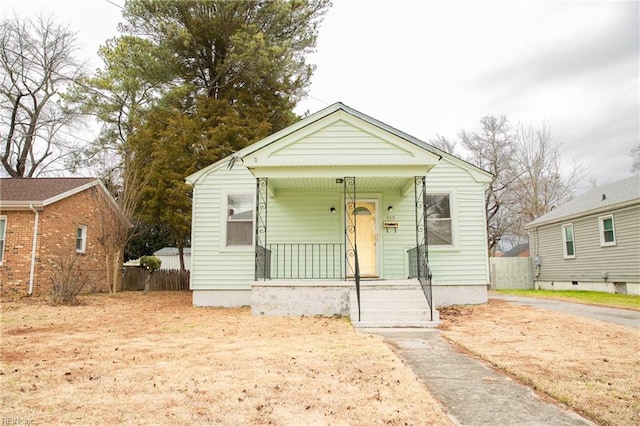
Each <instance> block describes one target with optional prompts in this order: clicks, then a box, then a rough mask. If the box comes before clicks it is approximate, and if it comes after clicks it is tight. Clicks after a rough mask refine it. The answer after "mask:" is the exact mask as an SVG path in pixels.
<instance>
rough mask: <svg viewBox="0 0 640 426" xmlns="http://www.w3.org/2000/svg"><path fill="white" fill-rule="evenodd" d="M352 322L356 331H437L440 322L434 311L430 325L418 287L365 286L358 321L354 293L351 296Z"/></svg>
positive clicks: (361, 289)
mask: <svg viewBox="0 0 640 426" xmlns="http://www.w3.org/2000/svg"><path fill="white" fill-rule="evenodd" d="M349 296H350V315H351V322H352V323H353V325H354V326H355V327H358V328H378V327H421V328H425V327H436V326H437V325H438V324H439V322H440V317H439V315H438V311H437V310H435V309H434V310H433V321H432V320H431V312H430V309H429V305H428V303H427V300H426V299H425V297H424V293H423V292H422V288H420V285H419V284H417V283H416V284H415V285H407V284H403V285H398V286H394V285H383V286H381V285H364V286H362V287H361V288H360V319H358V302H357V297H356V291H355V289H352V290H351V292H350V295H349Z"/></svg>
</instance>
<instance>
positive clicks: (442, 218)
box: [427, 194, 453, 246]
mask: <svg viewBox="0 0 640 426" xmlns="http://www.w3.org/2000/svg"><path fill="white" fill-rule="evenodd" d="M427 242H428V244H429V245H430V246H450V245H453V236H452V231H451V206H450V204H449V194H428V195H427Z"/></svg>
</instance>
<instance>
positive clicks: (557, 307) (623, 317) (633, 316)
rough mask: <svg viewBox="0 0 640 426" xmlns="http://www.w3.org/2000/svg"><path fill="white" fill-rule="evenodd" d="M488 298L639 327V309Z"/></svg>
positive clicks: (527, 299) (509, 297) (492, 294)
mask: <svg viewBox="0 0 640 426" xmlns="http://www.w3.org/2000/svg"><path fill="white" fill-rule="evenodd" d="M489 298H490V299H500V300H507V301H509V302H512V303H515V304H516V305H521V306H531V307H534V308H540V309H548V310H551V311H557V312H563V313H565V314H570V315H578V316H582V317H586V318H591V319H596V320H600V321H608V322H613V323H616V324H621V325H626V326H627V327H635V328H640V311H634V310H631V309H616V308H608V307H604V306H592V305H584V304H581V303H571V302H561V301H557V300H550V299H538V298H534V297H521V296H511V295H508V294H498V293H493V292H492V293H489Z"/></svg>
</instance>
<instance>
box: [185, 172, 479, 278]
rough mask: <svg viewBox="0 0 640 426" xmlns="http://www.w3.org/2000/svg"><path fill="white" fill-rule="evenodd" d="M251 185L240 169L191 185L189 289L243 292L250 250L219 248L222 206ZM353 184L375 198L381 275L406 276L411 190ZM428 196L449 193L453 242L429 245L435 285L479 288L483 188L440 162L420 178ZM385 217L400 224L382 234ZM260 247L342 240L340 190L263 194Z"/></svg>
mask: <svg viewBox="0 0 640 426" xmlns="http://www.w3.org/2000/svg"><path fill="white" fill-rule="evenodd" d="M345 175H348V173H345ZM362 183H363V182H362ZM255 185H256V180H255V178H254V177H253V175H252V174H251V173H250V172H249V171H248V170H247V169H246V168H245V167H244V166H242V165H236V166H235V167H233V168H232V169H231V170H228V169H226V167H220V168H218V169H217V170H215V171H213V172H211V173H209V174H208V175H206V176H205V177H204V178H203V179H202V180H201V181H200V182H199V183H198V184H197V185H196V187H195V190H194V219H193V236H192V265H193V266H192V278H191V279H192V281H191V288H192V289H213V288H215V289H249V288H250V286H251V282H252V281H253V279H254V252H253V249H252V248H251V247H249V248H247V249H244V250H231V249H226V247H225V242H224V234H225V229H224V228H225V227H226V213H227V212H226V211H223V209H224V208H225V206H226V196H227V194H229V193H236V192H243V193H246V192H251V193H255ZM356 186H357V191H358V192H357V193H358V198H360V199H371V200H376V201H377V206H378V250H379V256H378V265H379V268H378V271H379V273H380V277H381V278H382V279H405V278H407V277H408V274H409V270H408V264H409V259H408V254H407V251H408V250H410V249H411V248H413V247H415V245H416V227H415V221H416V217H415V195H414V188H413V187H409V188H406V187H402V186H398V187H397V188H392V189H388V188H387V189H382V188H378V187H369V188H367V187H366V185H364V183H363V184H362V185H360V186H358V180H356ZM403 190H404V191H405V192H404V193H403V192H402V191H403ZM427 192H428V193H439V194H449V196H450V208H451V216H452V217H451V222H452V234H453V245H451V246H439V247H438V246H431V247H430V252H429V257H430V264H431V268H432V271H433V274H434V285H448V284H450V285H477V284H486V283H487V282H488V266H487V265H488V257H487V251H486V234H485V230H484V220H485V219H484V217H485V216H484V214H485V213H484V205H483V202H484V197H483V187H482V185H480V184H478V183H477V182H475V181H474V180H473V178H472V177H471V176H470V175H469V174H468V173H467V172H466V171H464V170H463V169H461V168H460V167H459V166H457V165H455V164H452V163H449V162H446V161H442V162H440V163H439V164H438V165H437V166H436V167H434V168H433V170H431V172H430V173H428V174H427ZM274 194H275V195H274ZM388 206H392V207H393V211H392V212H388V211H387V207H388ZM332 207H334V208H335V209H336V212H335V213H334V214H332V213H331V208H332ZM385 220H388V221H394V222H398V223H399V227H398V228H397V229H396V230H394V229H389V230H385V228H384V227H383V222H384V221H385ZM266 243H267V244H305V243H335V244H342V243H344V198H343V193H342V187H341V186H340V185H338V186H337V187H335V188H334V189H323V190H314V189H305V190H300V189H288V190H284V189H280V190H278V191H276V192H275V193H274V192H271V191H270V192H269V195H268V203H267V235H266Z"/></svg>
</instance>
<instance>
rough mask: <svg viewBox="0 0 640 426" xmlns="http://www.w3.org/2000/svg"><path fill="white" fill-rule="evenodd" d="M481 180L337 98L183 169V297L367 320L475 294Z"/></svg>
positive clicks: (429, 312) (425, 317)
mask: <svg viewBox="0 0 640 426" xmlns="http://www.w3.org/2000/svg"><path fill="white" fill-rule="evenodd" d="M490 181H491V175H490V174H489V173H487V172H485V171H483V170H480V169H478V168H476V167H474V166H472V165H470V164H468V163H466V162H464V161H462V160H460V159H458V158H456V157H453V156H451V155H449V154H446V153H444V152H442V151H440V150H438V149H436V148H434V147H432V146H430V145H428V144H426V143H424V142H422V141H420V140H417V139H416V138H414V137H412V136H409V135H407V134H405V133H403V132H401V131H399V130H397V129H394V128H392V127H390V126H388V125H386V124H384V123H382V122H380V121H377V120H375V119H373V118H371V117H368V116H366V115H364V114H362V113H360V112H358V111H356V110H353V109H352V108H349V107H347V106H345V105H343V104H341V103H336V104H334V105H332V106H330V107H327V108H325V109H323V110H321V111H319V112H317V113H315V114H312V115H310V116H308V117H306V118H304V119H302V120H301V121H299V122H298V123H296V124H294V125H292V126H290V127H288V128H286V129H284V130H282V131H280V132H277V133H275V134H273V135H271V136H269V137H267V138H266V139H264V140H262V141H259V142H257V143H255V144H253V145H251V146H249V147H247V148H244V149H242V150H240V151H238V152H237V153H235V154H234V155H232V156H230V157H227V158H225V159H223V160H221V161H219V162H217V163H215V164H213V165H211V166H209V167H207V168H205V169H203V170H201V171H199V172H197V173H195V174H193V175H191V176H189V177H187V182H188V183H190V184H192V185H193V222H192V238H191V250H192V251H191V253H192V269H191V289H192V290H193V303H194V304H195V305H199V306H240V305H250V306H251V307H252V311H253V313H254V314H256V315H262V314H263V315H283V314H284V315H287V314H289V315H302V314H304V315H318V314H320V315H351V317H352V319H353V320H354V321H359V322H361V323H375V324H379V325H380V324H383V323H385V324H418V325H419V324H424V323H425V322H429V321H431V320H432V319H433V318H434V317H433V315H434V312H435V316H436V319H437V312H436V311H435V309H434V308H435V306H441V305H450V304H457V303H485V302H486V301H487V284H488V282H489V277H488V255H487V250H486V225H485V206H484V191H485V186H486V184H487V183H488V182H490ZM417 247H420V248H421V249H420V250H418V249H417ZM425 248H426V250H425Z"/></svg>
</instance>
